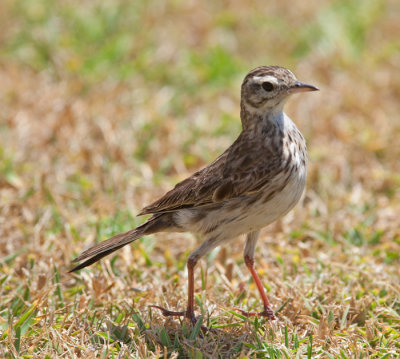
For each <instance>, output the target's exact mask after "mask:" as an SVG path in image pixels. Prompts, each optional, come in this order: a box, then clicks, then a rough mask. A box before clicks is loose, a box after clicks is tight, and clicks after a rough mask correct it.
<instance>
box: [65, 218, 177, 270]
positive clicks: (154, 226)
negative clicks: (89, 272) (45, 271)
mask: <svg viewBox="0 0 400 359" xmlns="http://www.w3.org/2000/svg"><path fill="white" fill-rule="evenodd" d="M172 228H175V224H174V221H173V219H172V217H171V215H170V214H168V213H165V214H156V215H154V216H153V217H151V218H149V219H148V220H147V221H146V222H145V223H143V224H142V225H140V226H139V227H137V228H135V229H131V230H130V231H128V232H125V233H120V234H117V235H115V236H114V237H111V238H109V239H107V240H106V241H104V242H101V243H99V244H96V245H95V246H93V247H91V248H89V249H87V250H86V251H84V252H83V253H82V254H81V255H80V256H79V257H77V258H75V259H74V260H73V261H72V262H73V263H76V262H80V261H82V260H85V261H84V262H83V263H81V264H78V265H77V266H76V267H74V268H72V269H71V270H70V271H69V272H70V273H71V272H75V271H77V270H80V269H82V268H85V267H87V266H89V265H91V264H93V263H94V262H97V261H98V260H99V259H101V258H103V257H105V256H107V255H109V254H110V253H112V252H114V251H116V250H117V249H120V248H122V247H123V246H125V245H127V244H128V243H131V242H133V241H135V240H136V239H139V238H140V237H142V236H144V235H146V234H152V233H155V232H161V231H164V230H170V229H172Z"/></svg>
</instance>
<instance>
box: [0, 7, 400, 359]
mask: <svg viewBox="0 0 400 359" xmlns="http://www.w3.org/2000/svg"><path fill="white" fill-rule="evenodd" d="M0 23H1V24H2V26H1V29H2V30H1V32H0V99H1V102H0V103H1V106H0V357H1V358H3V357H4V358H49V359H50V358H196V359H200V358H274V359H275V358H357V359H358V358H397V357H399V358H400V279H399V278H400V189H399V185H400V160H399V159H400V141H399V138H400V121H399V118H400V117H399V114H400V101H399V99H400V26H399V23H400V3H399V2H398V1H397V0H352V1H350V0H348V1H346V0H332V1H316V0H310V1H302V2H300V1H298V2H292V1H289V0H282V1H279V2H278V1H276V2H272V1H269V2H266V1H263V0H246V1H231V2H228V1H212V0H206V1H202V2H200V1H198V2H196V1H179V0H178V1H156V0H150V1H131V2H129V1H125V0H104V1H89V0H81V1H77V0H67V1H59V2H58V1H51V0H35V1H33V0H30V1H29V0H25V1H24V0H2V1H1V2H0ZM259 65H281V66H285V67H288V68H289V69H291V70H292V71H293V72H294V73H295V74H296V75H297V77H298V78H299V79H300V80H301V81H304V82H307V83H310V84H313V85H315V86H318V87H319V88H320V91H319V92H318V93H312V94H311V93H310V94H304V95H297V96H293V98H292V99H291V100H290V101H289V103H288V105H287V106H286V113H287V114H288V115H289V116H290V117H291V118H292V119H293V120H294V121H295V122H296V124H297V125H298V127H299V128H300V130H301V131H302V133H303V134H304V136H305V137H306V139H307V146H308V151H309V161H310V165H309V170H308V181H307V190H306V193H305V196H304V198H303V199H302V200H301V202H300V203H299V204H298V205H297V207H296V208H295V209H294V210H293V211H292V212H291V213H289V214H288V215H287V216H286V217H284V218H283V219H281V220H280V221H278V222H276V223H274V224H272V225H270V226H269V227H267V228H265V229H264V230H263V231H262V234H261V238H260V241H259V244H258V247H257V251H256V269H257V271H258V273H259V275H260V277H261V279H262V282H263V284H264V285H265V288H266V290H267V292H268V295H269V297H270V299H271V301H272V304H273V308H274V310H275V311H276V312H277V315H278V317H279V320H278V321H276V322H272V323H271V322H268V321H267V320H265V319H261V318H258V319H257V318H245V317H243V316H242V315H240V314H238V313H237V312H235V311H234V308H242V309H246V310H261V300H260V298H259V295H258V292H257V288H256V286H255V284H254V282H253V281H252V280H251V276H250V274H249V273H248V271H247V269H246V266H245V264H244V260H243V257H242V252H243V243H244V240H243V238H237V239H235V240H233V241H232V242H231V243H230V245H229V246H226V247H224V248H219V249H216V250H214V251H213V252H211V253H210V254H209V255H208V256H207V257H206V258H204V259H203V260H201V262H200V264H199V265H198V267H197V268H196V272H195V276H196V283H195V290H196V311H197V313H198V314H201V315H202V318H203V324H205V325H207V326H208V327H210V328H213V329H214V330H211V331H209V332H207V333H205V334H202V333H201V331H200V328H199V326H195V327H192V325H191V324H190V323H188V322H187V321H184V320H182V321H179V320H178V319H174V318H170V319H165V318H164V317H163V316H162V315H161V313H160V312H159V311H157V310H155V309H154V308H153V309H152V308H150V307H149V305H150V304H157V305H161V306H165V307H167V308H169V309H172V310H181V309H183V308H184V307H185V305H186V290H187V272H186V259H187V257H188V255H189V254H190V253H191V251H192V250H194V249H195V248H196V246H198V245H199V244H200V243H201V238H196V237H194V236H192V235H190V234H188V233H183V234H180V233H179V234H176V233H168V234H167V233H165V234H164V233H161V234H157V235H152V236H148V237H144V238H142V239H140V240H138V241H136V242H135V243H134V244H133V245H131V246H127V247H124V248H123V249H121V250H119V251H118V252H116V253H115V254H113V255H111V256H109V257H107V258H106V259H105V260H102V261H101V262H99V263H97V264H95V265H93V266H91V267H89V268H87V269H84V270H82V271H80V272H78V273H74V274H69V273H68V270H69V269H71V267H72V266H71V261H72V260H73V259H74V258H75V257H76V256H77V255H78V254H79V253H80V252H81V251H82V250H84V249H85V248H88V247H89V246H90V245H92V244H94V243H97V242H99V241H102V240H105V239H107V238H109V237H110V236H112V235H114V234H117V233H119V232H122V231H126V230H129V229H131V228H133V227H134V226H136V225H138V224H140V223H142V221H143V220H144V218H142V217H136V214H137V213H139V211H140V209H141V208H142V207H144V206H145V205H147V204H149V203H150V202H152V201H153V200H155V199H157V198H158V197H159V196H161V195H162V194H163V193H165V191H167V190H169V189H171V188H172V187H173V186H174V184H175V183H177V182H178V181H180V180H182V179H184V178H186V177H187V176H188V175H190V174H191V173H193V172H194V171H196V170H197V169H199V168H200V167H202V166H204V165H206V164H207V163H209V162H210V161H212V160H213V159H214V158H215V157H217V156H218V155H219V154H220V153H221V152H222V151H223V150H224V149H225V148H226V147H228V146H229V145H230V144H231V143H232V142H233V141H234V140H235V138H236V137H237V136H238V134H239V133H240V118H239V111H240V109H239V102H240V84H241V81H242V79H243V77H244V76H245V75H246V73H247V72H248V71H249V70H251V69H252V68H254V67H256V66H259Z"/></svg>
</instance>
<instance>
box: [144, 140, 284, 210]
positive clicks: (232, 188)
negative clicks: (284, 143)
mask: <svg viewBox="0 0 400 359" xmlns="http://www.w3.org/2000/svg"><path fill="white" fill-rule="evenodd" d="M248 137H249V134H248V133H246V132H242V133H241V134H240V136H239V137H238V138H237V140H236V141H235V142H234V143H233V144H232V145H231V147H229V148H228V149H227V150H226V151H225V152H224V153H223V154H222V155H221V156H219V157H218V158H217V159H216V160H215V161H214V162H213V163H211V164H210V165H209V166H207V167H205V168H203V169H201V170H200V171H198V172H196V173H194V174H193V175H192V176H191V177H189V178H187V179H185V180H183V181H182V182H180V183H178V184H177V185H176V186H175V187H174V188H173V189H172V190H171V191H169V192H167V193H166V194H165V195H164V196H163V197H161V198H160V199H159V200H157V201H155V202H153V203H152V204H150V205H149V206H147V207H145V208H143V210H142V211H141V212H140V213H139V215H144V214H154V213H160V212H169V211H174V210H178V209H181V208H193V207H199V206H204V205H207V204H211V203H216V202H220V201H223V200H227V199H231V198H235V197H239V196H243V195H246V194H250V193H254V192H256V191H259V190H261V189H263V188H265V187H266V186H268V184H269V183H270V182H271V179H272V178H273V177H275V175H276V174H277V173H278V172H279V168H280V165H281V164H282V162H281V160H280V158H281V151H280V150H279V149H278V148H274V147H271V146H270V145H268V146H267V145H266V142H265V141H262V142H260V143H255V141H254V139H252V138H248Z"/></svg>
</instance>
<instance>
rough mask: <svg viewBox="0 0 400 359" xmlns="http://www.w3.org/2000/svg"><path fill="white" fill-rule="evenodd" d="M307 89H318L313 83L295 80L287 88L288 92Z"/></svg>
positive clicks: (306, 90)
mask: <svg viewBox="0 0 400 359" xmlns="http://www.w3.org/2000/svg"><path fill="white" fill-rule="evenodd" d="M308 91H319V88H318V87H315V86H313V85H309V84H305V83H304V82H300V81H296V83H295V84H294V85H293V86H292V87H290V88H289V90H288V92H289V93H290V94H292V93H297V92H308Z"/></svg>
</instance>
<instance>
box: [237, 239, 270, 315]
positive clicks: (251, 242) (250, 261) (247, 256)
mask: <svg viewBox="0 0 400 359" xmlns="http://www.w3.org/2000/svg"><path fill="white" fill-rule="evenodd" d="M258 234H259V231H256V232H251V233H249V234H248V235H247V240H246V245H245V249H244V261H245V263H246V266H247V268H248V269H249V271H250V273H251V276H252V277H253V279H254V282H255V283H256V286H257V289H258V291H259V293H260V295H261V299H262V301H263V304H264V310H263V311H262V312H260V313H257V312H247V311H245V310H242V309H238V308H236V310H237V311H238V312H240V313H241V314H243V315H245V316H247V317H249V316H253V315H260V316H262V317H267V318H268V319H269V320H274V319H276V317H275V315H274V312H273V310H272V308H271V304H270V302H269V300H268V297H267V294H266V293H265V289H264V287H263V285H262V283H261V280H260V277H259V276H258V274H257V272H256V270H255V269H254V249H255V245H256V243H257V239H258Z"/></svg>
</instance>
